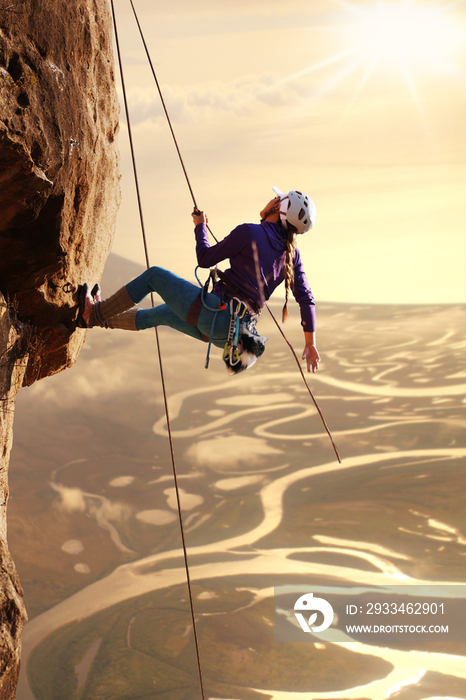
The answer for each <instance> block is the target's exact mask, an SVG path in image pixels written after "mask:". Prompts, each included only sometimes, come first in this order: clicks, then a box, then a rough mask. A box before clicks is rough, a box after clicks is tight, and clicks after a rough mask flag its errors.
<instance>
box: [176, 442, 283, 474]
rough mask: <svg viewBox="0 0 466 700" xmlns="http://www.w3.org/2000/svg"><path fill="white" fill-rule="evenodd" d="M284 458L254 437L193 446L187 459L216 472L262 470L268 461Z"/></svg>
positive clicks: (281, 452)
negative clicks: (278, 456) (274, 457)
mask: <svg viewBox="0 0 466 700" xmlns="http://www.w3.org/2000/svg"><path fill="white" fill-rule="evenodd" d="M279 454H283V451H282V450H278V449H276V448H275V447H270V445H268V444H267V442H266V440H262V439H259V438H252V437H247V436H243V437H238V436H237V435H230V436H227V437H216V438H213V439H211V440H200V441H199V442H196V443H195V444H193V445H191V446H190V447H189V448H188V450H187V451H186V456H187V458H188V459H189V460H192V462H194V463H195V464H196V465H197V466H202V467H210V468H211V469H214V470H215V471H217V472H220V473H221V472H228V471H236V470H238V471H239V470H243V469H246V470H248V471H249V470H252V469H260V468H261V467H265V466H268V465H269V458H270V457H273V456H275V455H279Z"/></svg>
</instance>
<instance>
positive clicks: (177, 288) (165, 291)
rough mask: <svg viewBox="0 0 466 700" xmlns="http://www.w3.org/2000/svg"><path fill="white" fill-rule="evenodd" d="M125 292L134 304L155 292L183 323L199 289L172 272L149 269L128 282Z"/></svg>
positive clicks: (158, 268)
mask: <svg viewBox="0 0 466 700" xmlns="http://www.w3.org/2000/svg"><path fill="white" fill-rule="evenodd" d="M126 291H127V292H128V294H129V296H130V297H131V299H132V300H133V301H134V303H135V304H138V303H139V302H140V301H142V300H143V299H144V297H146V296H147V295H148V294H150V292H156V293H157V294H159V296H161V297H162V299H163V300H164V302H165V303H166V304H168V306H169V307H170V309H171V310H172V311H174V312H175V314H176V315H177V316H178V317H179V318H181V319H182V320H183V321H185V320H186V317H187V315H188V312H189V309H190V308H191V304H192V303H193V301H194V299H195V298H196V297H197V295H198V294H199V292H200V289H199V287H198V286H197V285H195V284H192V283H191V282H188V281H187V280H185V279H183V278H182V277H178V275H175V274H174V273H173V272H170V271H169V270H164V268H163V267H150V268H149V269H148V270H145V271H144V272H143V273H142V275H139V277H136V279H134V280H132V282H129V284H127V285H126Z"/></svg>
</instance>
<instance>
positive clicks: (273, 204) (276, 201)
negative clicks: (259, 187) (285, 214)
mask: <svg viewBox="0 0 466 700" xmlns="http://www.w3.org/2000/svg"><path fill="white" fill-rule="evenodd" d="M279 206H280V197H274V198H273V199H271V200H270V202H269V203H268V204H266V205H265V207H264V208H263V209H262V211H261V213H260V214H259V216H260V218H261V221H262V220H263V219H265V215H266V214H267V212H269V214H271V213H272V211H274V210H276V211H277V212H278V209H279ZM271 210H272V211H271Z"/></svg>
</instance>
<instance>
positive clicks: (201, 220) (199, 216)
mask: <svg viewBox="0 0 466 700" xmlns="http://www.w3.org/2000/svg"><path fill="white" fill-rule="evenodd" d="M191 216H192V217H193V221H194V226H197V225H198V224H208V223H209V219H208V218H207V216H206V215H205V214H204V212H203V211H197V210H196V209H195V210H194V211H193V213H192V214H191Z"/></svg>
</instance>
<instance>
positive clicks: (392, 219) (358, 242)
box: [113, 0, 466, 303]
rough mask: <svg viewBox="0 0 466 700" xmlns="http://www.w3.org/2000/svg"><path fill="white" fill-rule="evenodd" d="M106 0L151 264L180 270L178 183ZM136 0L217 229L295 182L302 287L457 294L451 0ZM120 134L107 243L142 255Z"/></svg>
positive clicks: (459, 31) (461, 140)
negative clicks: (304, 212)
mask: <svg viewBox="0 0 466 700" xmlns="http://www.w3.org/2000/svg"><path fill="white" fill-rule="evenodd" d="M115 2H116V10H117V17H118V22H119V31H120V41H121V45H122V51H123V60H124V64H125V71H126V72H125V76H126V83H127V88H128V97H129V102H130V110H131V118H132V123H133V130H134V138H135V144H136V151H137V158H138V167H139V172H140V178H141V191H142V200H143V205H144V210H145V219H146V228H147V232H148V236H149V246H150V256H151V263H152V264H157V265H162V266H163V267H167V268H169V269H172V270H173V271H174V272H177V273H178V274H181V275H183V276H186V277H188V278H189V279H193V269H194V266H195V257H194V245H193V236H192V225H191V217H190V211H191V210H192V203H191V199H190V195H189V191H188V188H187V186H186V183H185V181H184V177H183V174H182V171H181V167H180V165H179V162H178V160H177V156H176V152H175V149H174V146H173V142H172V141H171V136H170V134H169V131H168V128H167V125H166V122H165V120H164V117H163V115H162V112H161V107H160V102H159V98H158V96H157V93H156V91H155V87H154V84H153V80H152V76H151V74H150V71H149V68H148V65H147V62H146V59H145V55H144V52H143V48H142V46H141V44H140V41H139V37H138V34H137V29H136V26H135V23H134V20H133V16H132V12H131V9H130V7H129V3H127V2H125V0H115ZM134 2H135V6H136V9H137V10H138V12H139V16H140V21H141V24H142V26H143V29H144V31H145V34H146V40H147V43H148V45H149V49H150V52H151V55H152V60H153V62H154V66H155V70H156V72H157V75H158V79H159V82H160V84H161V87H162V90H163V92H164V96H165V100H166V103H167V107H168V110H169V112H170V115H171V117H172V121H173V127H174V129H175V132H176V135H177V138H178V141H179V145H180V148H181V151H182V153H183V156H184V158H185V163H186V167H187V170H188V173H189V175H190V178H191V181H192V185H193V189H194V192H195V195H196V199H197V201H198V204H199V206H200V207H201V208H203V209H205V210H206V212H207V213H208V215H209V221H210V225H211V227H212V229H213V231H214V232H215V234H216V235H217V237H218V238H222V237H223V236H224V235H226V234H227V233H228V232H229V231H230V230H231V229H232V228H234V226H235V225H237V224H239V223H243V222H246V221H258V212H259V211H260V209H261V208H262V206H263V205H264V204H265V203H266V202H267V201H268V200H269V199H270V198H271V197H272V196H273V192H272V189H271V188H272V185H277V186H278V187H280V189H282V190H284V191H287V190H289V189H294V188H296V189H303V190H304V191H306V192H308V194H310V196H311V197H312V198H313V199H314V201H315V202H316V206H317V223H316V227H315V229H313V231H312V232H310V233H309V234H307V235H306V236H303V237H302V238H300V239H299V247H300V250H301V252H302V255H303V258H304V261H305V265H306V270H307V273H308V278H309V281H310V284H311V287H312V289H313V291H314V294H315V295H316V298H317V300H319V299H321V300H326V301H350V302H365V303H367V302H369V303H392V302H395V303H399V302H409V303H439V302H441V303H446V302H464V301H465V289H466V275H465V257H466V256H465V252H466V250H465V249H466V245H465V233H466V206H465V205H466V194H465V193H466V187H465V185H466V128H465V118H464V115H465V114H466V56H465V53H466V52H465V48H464V47H465V46H466V41H465V38H466V2H465V1H464V0H461V1H460V2H456V3H447V2H442V1H440V2H431V1H430V0H429V1H422V0H417V1H416V0H412V2H409V3H408V2H405V0H402V1H400V2H396V1H394V0H392V1H391V2H387V3H383V2H378V1H376V0H366V1H362V0H354V1H352V2H349V1H346V0H314V1H313V2H309V1H308V2H302V1H301V0H287V2H283V1H282V0H275V1H274V0H268V1H267V2H265V1H263V0H248V1H247V2H246V1H245V0H234V1H232V0H222V2H218V0H198V1H197V2H191V1H190V0H171V2H169V3H154V2H152V0H134ZM377 8H378V9H377ZM377 12H379V14H377ZM119 141H120V149H121V152H122V172H123V179H122V192H123V203H122V206H121V209H120V214H119V219H118V225H117V235H116V238H115V244H114V248H113V250H114V252H115V253H118V254H119V255H123V256H125V257H127V258H130V259H131V260H134V261H137V262H141V263H143V261H144V258H143V250H142V244H141V241H140V232H139V223H138V216H137V211H136V204H135V195H134V185H133V182H132V171H131V165H130V160H129V151H128V147H127V132H126V126H125V125H124V124H122V127H121V131H120V137H119ZM278 293H279V294H280V291H279V292H278Z"/></svg>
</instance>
